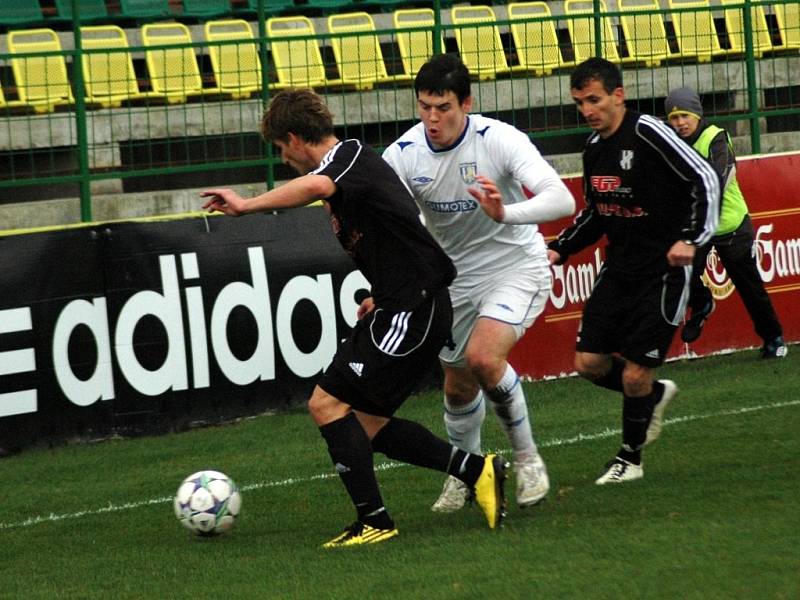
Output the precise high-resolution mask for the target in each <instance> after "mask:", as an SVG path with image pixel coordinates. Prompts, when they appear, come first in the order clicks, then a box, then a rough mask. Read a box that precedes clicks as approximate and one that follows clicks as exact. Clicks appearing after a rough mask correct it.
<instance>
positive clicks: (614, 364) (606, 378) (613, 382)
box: [592, 356, 625, 392]
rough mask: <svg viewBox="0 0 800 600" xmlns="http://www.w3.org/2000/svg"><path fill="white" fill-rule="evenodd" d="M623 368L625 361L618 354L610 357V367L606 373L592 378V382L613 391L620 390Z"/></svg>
mask: <svg viewBox="0 0 800 600" xmlns="http://www.w3.org/2000/svg"><path fill="white" fill-rule="evenodd" d="M624 370H625V361H624V360H623V359H621V358H620V357H619V356H612V357H611V369H609V371H608V373H606V374H605V375H603V376H602V377H600V378H599V379H595V380H593V382H592V383H594V384H595V385H599V386H600V387H604V388H606V389H607V390H612V391H614V392H622V372H623V371H624Z"/></svg>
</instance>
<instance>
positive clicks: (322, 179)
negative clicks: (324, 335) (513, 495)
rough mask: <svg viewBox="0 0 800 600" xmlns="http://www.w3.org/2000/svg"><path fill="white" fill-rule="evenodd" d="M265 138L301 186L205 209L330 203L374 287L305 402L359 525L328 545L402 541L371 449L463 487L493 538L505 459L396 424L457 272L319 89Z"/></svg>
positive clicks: (287, 103) (281, 110) (343, 238)
mask: <svg viewBox="0 0 800 600" xmlns="http://www.w3.org/2000/svg"><path fill="white" fill-rule="evenodd" d="M261 133H262V134H263V136H264V138H265V139H267V140H271V141H273V142H274V143H275V144H276V145H277V147H278V148H279V149H280V152H281V159H282V160H283V162H285V163H286V164H288V165H290V166H291V167H293V168H294V169H295V170H296V171H297V172H298V173H300V174H301V177H298V178H296V179H293V180H292V181H290V182H288V183H286V184H285V185H282V186H281V187H278V188H275V189H273V190H270V191H267V192H265V193H263V194H261V195H259V196H256V197H255V198H250V199H243V198H242V197H240V196H239V195H238V194H236V193H235V192H234V191H232V190H229V189H212V190H207V191H204V192H202V196H204V197H206V198H208V200H207V201H206V202H205V204H204V205H203V208H206V209H208V210H210V211H220V212H223V213H225V214H227V215H232V216H239V215H242V214H245V213H250V212H258V211H269V210H275V209H282V208H292V207H297V206H304V205H307V204H310V203H311V202H314V201H315V200H318V199H323V200H324V201H325V206H326V208H327V209H328V211H329V214H330V218H331V225H332V228H333V232H334V234H335V235H336V237H337V238H338V239H339V242H340V243H341V245H342V247H343V248H344V250H345V251H346V252H347V253H348V254H349V255H350V256H351V257H352V258H353V260H354V261H355V263H356V265H357V266H358V267H359V269H360V270H361V272H362V273H363V274H364V276H365V277H366V278H367V280H368V281H369V282H370V284H371V286H372V289H371V296H370V297H369V298H366V299H365V300H363V301H362V303H361V305H360V307H359V310H358V317H359V321H358V323H357V324H356V326H355V327H354V328H353V331H352V333H351V335H350V336H349V337H348V338H347V340H345V341H344V342H343V343H342V344H341V345H340V346H339V348H338V349H337V351H336V354H335V356H334V357H333V361H332V362H331V364H330V366H329V367H328V369H327V370H326V371H325V373H324V375H323V376H322V378H321V380H320V381H319V383H318V385H317V386H316V388H315V389H314V391H313V393H312V395H311V399H310V400H309V402H308V407H309V411H310V413H311V416H312V417H313V418H314V421H315V422H316V424H317V426H318V427H319V429H320V433H321V434H322V437H323V438H324V439H325V442H326V443H327V445H328V452H329V454H330V456H331V459H332V461H333V464H334V466H335V469H336V471H337V473H338V474H339V476H340V478H341V481H342V483H343V484H344V486H345V488H346V489H347V492H348V493H349V495H350V497H351V499H352V501H353V504H354V505H355V508H356V515H357V520H356V521H355V522H354V523H353V524H352V525H350V526H348V527H347V528H345V530H344V532H342V533H341V534H339V535H337V536H336V537H334V538H333V539H332V540H330V541H329V542H327V543H326V544H324V546H325V547H326V548H332V547H339V546H350V545H357V544H371V543H377V542H382V541H385V540H388V539H391V538H392V537H394V536H396V535H397V533H398V531H397V528H396V527H395V524H394V521H393V520H392V518H391V517H390V516H389V513H388V511H387V510H386V508H385V506H384V504H383V500H382V498H381V494H380V490H379V489H378V483H377V481H376V479H375V473H374V469H373V457H372V453H373V450H374V451H377V452H381V453H382V454H385V455H386V456H388V457H389V458H393V459H395V460H400V461H403V462H407V463H410V464H414V465H418V466H422V467H427V468H430V469H435V470H438V471H441V472H443V473H448V474H450V475H453V476H454V477H457V478H459V479H460V480H462V481H463V482H464V483H465V484H466V485H468V486H470V487H471V488H472V489H473V490H474V493H475V496H476V500H477V502H478V504H479V505H480V506H481V508H482V509H483V511H484V513H485V515H486V518H487V521H488V523H489V527H490V528H492V529H494V528H495V527H497V526H498V525H499V524H500V521H501V519H502V517H503V516H504V510H505V498H504V488H503V486H504V482H505V468H506V464H505V461H504V460H503V459H502V458H500V457H499V456H496V455H494V454H489V455H487V456H481V455H477V454H470V453H468V452H464V451H463V450H459V449H458V448H456V447H455V446H453V445H451V444H449V443H447V442H445V441H444V440H442V439H440V438H438V437H436V436H434V435H433V434H432V433H431V432H430V431H428V430H427V429H425V428H424V427H423V426H421V425H419V424H417V423H413V422H411V421H407V420H405V419H399V418H396V417H393V414H394V412H395V411H396V410H397V408H398V407H399V406H400V405H401V404H402V403H403V401H404V400H405V399H406V398H407V397H408V395H409V394H410V393H411V390H412V388H413V386H414V383H415V382H416V380H417V378H418V374H419V373H420V372H423V371H424V370H425V369H426V368H427V367H428V366H429V365H430V364H432V363H433V361H435V360H436V358H437V356H438V353H439V350H440V349H441V348H442V346H443V345H444V344H445V343H446V341H447V340H448V339H449V336H450V327H451V324H452V316H453V314H452V307H451V304H450V297H449V295H448V291H447V286H448V285H449V284H450V282H451V281H452V280H453V278H454V277H455V267H454V266H453V263H452V262H451V261H450V259H449V258H448V257H447V255H446V254H445V253H444V251H443V250H442V249H441V248H440V247H439V245H438V244H437V243H436V242H435V241H434V239H433V238H432V237H431V235H430V234H429V233H428V231H427V230H426V229H425V227H424V226H423V225H422V223H421V221H420V219H419V211H418V209H417V207H416V205H415V204H414V200H413V199H412V198H411V196H410V195H409V192H408V190H407V189H406V188H405V186H404V185H403V184H402V182H401V181H400V179H398V177H397V175H395V173H394V171H393V170H392V169H391V167H389V165H388V164H387V163H385V162H384V161H383V159H381V157H380V156H379V155H378V154H376V153H375V152H374V151H373V150H372V149H371V148H369V147H367V146H365V145H364V144H362V143H361V142H360V141H358V140H354V139H348V140H343V141H340V140H339V139H337V138H336V136H335V135H334V132H333V118H332V116H331V114H330V112H329V110H328V108H327V106H326V105H325V103H324V102H323V100H322V98H321V97H320V96H319V95H318V94H316V93H315V92H314V91H312V90H307V89H300V90H284V91H282V92H280V93H278V94H277V95H275V97H274V98H273V99H272V101H271V102H270V104H269V107H268V108H267V111H266V113H265V114H264V117H263V119H262V122H261ZM309 235H316V233H315V232H309Z"/></svg>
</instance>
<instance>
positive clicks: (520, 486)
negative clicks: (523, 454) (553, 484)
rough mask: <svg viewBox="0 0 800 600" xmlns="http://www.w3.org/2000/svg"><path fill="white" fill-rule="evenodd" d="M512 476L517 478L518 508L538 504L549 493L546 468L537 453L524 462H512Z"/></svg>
mask: <svg viewBox="0 0 800 600" xmlns="http://www.w3.org/2000/svg"><path fill="white" fill-rule="evenodd" d="M514 474H515V475H516V478H517V505H519V507H520V508H527V507H528V506H533V505H534V504H538V503H539V502H541V501H542V500H544V498H545V496H547V492H549V491H550V478H549V477H548V476H547V467H546V466H545V464H544V461H543V460H542V457H541V456H540V455H539V453H538V452H537V453H536V454H534V455H533V456H531V457H529V458H526V459H525V460H521V461H514Z"/></svg>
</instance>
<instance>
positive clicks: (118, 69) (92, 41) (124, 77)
mask: <svg viewBox="0 0 800 600" xmlns="http://www.w3.org/2000/svg"><path fill="white" fill-rule="evenodd" d="M81 42H82V45H83V49H84V50H86V51H87V52H84V53H83V55H82V63H81V64H82V65H83V78H84V82H85V87H86V100H87V101H89V102H93V103H96V104H99V105H100V106H103V107H113V106H121V105H122V103H123V102H127V101H133V100H146V99H166V98H165V96H164V95H163V94H157V93H155V92H143V91H141V90H140V88H139V82H138V81H137V79H136V72H135V71H134V68H133V59H132V58H131V53H130V51H129V47H128V38H127V36H126V35H125V32H124V31H123V30H122V29H121V28H120V27H118V26H116V25H95V26H87V27H81Z"/></svg>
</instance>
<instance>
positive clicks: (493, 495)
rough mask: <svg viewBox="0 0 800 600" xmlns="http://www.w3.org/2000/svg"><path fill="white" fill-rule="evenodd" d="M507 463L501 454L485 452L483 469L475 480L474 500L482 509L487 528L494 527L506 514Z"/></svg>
mask: <svg viewBox="0 0 800 600" xmlns="http://www.w3.org/2000/svg"><path fill="white" fill-rule="evenodd" d="M508 466H509V465H508V463H507V462H506V461H505V460H504V459H503V457H501V456H497V455H496V454H487V455H486V456H485V457H484V462H483V470H482V471H481V474H480V477H478V481H476V482H475V500H476V501H477V502H478V506H480V507H481V509H483V513H484V514H485V515H486V521H487V522H488V523H489V529H495V528H497V527H498V526H499V525H500V522H501V521H502V520H503V517H505V516H506V497H505V491H504V490H505V483H506V469H507V468H508Z"/></svg>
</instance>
